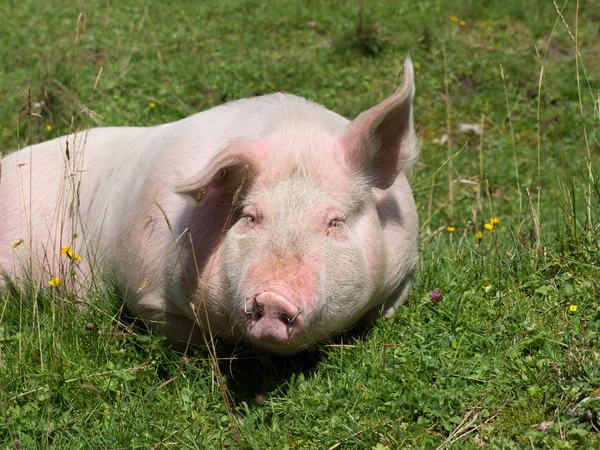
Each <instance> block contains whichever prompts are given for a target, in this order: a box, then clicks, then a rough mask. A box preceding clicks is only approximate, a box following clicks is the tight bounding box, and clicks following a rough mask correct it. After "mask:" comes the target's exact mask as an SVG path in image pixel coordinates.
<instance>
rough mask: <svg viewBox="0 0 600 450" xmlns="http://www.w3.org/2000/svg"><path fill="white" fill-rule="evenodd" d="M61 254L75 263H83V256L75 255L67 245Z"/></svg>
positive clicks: (61, 250)
mask: <svg viewBox="0 0 600 450" xmlns="http://www.w3.org/2000/svg"><path fill="white" fill-rule="evenodd" d="M60 253H61V254H63V255H67V257H68V258H69V259H71V260H73V261H81V256H79V255H78V254H77V253H75V252H74V251H73V249H72V248H71V247H70V246H69V245H65V246H64V247H63V248H61V249H60Z"/></svg>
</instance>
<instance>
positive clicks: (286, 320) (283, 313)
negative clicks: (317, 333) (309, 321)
mask: <svg viewBox="0 0 600 450" xmlns="http://www.w3.org/2000/svg"><path fill="white" fill-rule="evenodd" d="M243 313H244V319H245V320H244V321H243V324H244V328H245V331H246V335H247V336H248V337H249V338H250V339H251V340H252V341H255V342H256V343H258V344H259V345H260V344H266V346H267V347H271V346H273V345H275V346H276V347H277V348H278V350H279V346H280V345H283V346H289V345H291V344H293V342H294V341H295V340H296V338H297V337H298V336H299V335H301V334H302V333H303V332H304V330H305V327H306V317H305V311H304V310H303V308H302V306H300V304H298V303H297V302H294V301H292V300H290V299H288V298H287V297H286V296H284V295H282V294H280V293H278V292H274V291H263V292H259V293H257V294H254V295H253V296H252V297H246V298H245V299H244V309H243ZM290 350H291V349H290Z"/></svg>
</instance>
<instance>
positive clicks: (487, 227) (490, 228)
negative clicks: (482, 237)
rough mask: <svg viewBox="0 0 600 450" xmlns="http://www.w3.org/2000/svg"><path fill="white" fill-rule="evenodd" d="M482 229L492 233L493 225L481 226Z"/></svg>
mask: <svg viewBox="0 0 600 450" xmlns="http://www.w3.org/2000/svg"><path fill="white" fill-rule="evenodd" d="M483 228H485V229H486V230H488V231H492V230H493V229H494V225H492V224H491V223H486V224H485V225H483Z"/></svg>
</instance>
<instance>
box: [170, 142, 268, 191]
mask: <svg viewBox="0 0 600 450" xmlns="http://www.w3.org/2000/svg"><path fill="white" fill-rule="evenodd" d="M252 150H253V148H252V145H251V144H249V143H245V144H244V143H240V142H234V143H230V144H227V145H226V146H225V147H223V149H221V150H220V151H219V153H217V154H216V155H215V156H214V157H213V158H212V159H211V160H210V161H209V162H208V164H207V165H206V167H205V168H204V170H202V171H201V172H200V173H198V174H195V175H193V176H191V177H189V178H187V179H184V180H182V181H179V182H177V183H175V184H174V185H173V188H172V190H173V192H176V193H178V194H185V195H189V196H190V197H192V198H194V199H195V200H201V199H202V196H203V194H204V192H205V190H206V189H207V188H209V187H212V188H217V189H225V190H231V191H233V192H235V191H236V190H237V189H238V188H239V187H240V184H241V183H243V182H244V181H249V180H248V178H250V177H251V176H252V175H253V172H254V170H255V169H256V161H255V156H256V155H254V154H253V153H254V152H253V151H252Z"/></svg>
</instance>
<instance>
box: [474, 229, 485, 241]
mask: <svg viewBox="0 0 600 450" xmlns="http://www.w3.org/2000/svg"><path fill="white" fill-rule="evenodd" d="M475 237H477V239H479V240H481V239H483V231H478V232H477V234H476V235H475Z"/></svg>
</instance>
